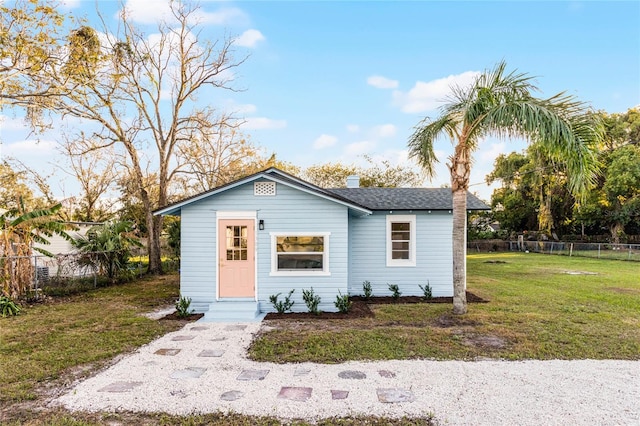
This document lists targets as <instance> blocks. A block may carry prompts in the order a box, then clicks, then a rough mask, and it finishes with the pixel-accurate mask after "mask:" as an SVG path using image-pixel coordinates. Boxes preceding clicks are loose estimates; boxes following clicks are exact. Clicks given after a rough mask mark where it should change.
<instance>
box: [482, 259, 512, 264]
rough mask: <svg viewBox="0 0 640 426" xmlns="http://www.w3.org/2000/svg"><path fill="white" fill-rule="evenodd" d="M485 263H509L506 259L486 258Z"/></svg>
mask: <svg viewBox="0 0 640 426" xmlns="http://www.w3.org/2000/svg"><path fill="white" fill-rule="evenodd" d="M484 263H500V264H501V263H507V262H505V261H504V260H485V261H484Z"/></svg>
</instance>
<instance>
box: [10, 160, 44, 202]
mask: <svg viewBox="0 0 640 426" xmlns="http://www.w3.org/2000/svg"><path fill="white" fill-rule="evenodd" d="M27 182H28V180H27V177H26V172H25V171H23V170H15V169H14V168H13V167H12V166H11V164H9V163H8V162H7V161H6V160H5V161H2V162H1V163H0V212H1V211H2V210H15V209H18V208H20V206H21V205H24V206H26V208H27V209H29V208H33V207H35V206H38V205H40V204H41V201H42V200H39V199H37V198H36V197H35V195H34V194H33V191H32V190H31V188H29V185H28V184H27Z"/></svg>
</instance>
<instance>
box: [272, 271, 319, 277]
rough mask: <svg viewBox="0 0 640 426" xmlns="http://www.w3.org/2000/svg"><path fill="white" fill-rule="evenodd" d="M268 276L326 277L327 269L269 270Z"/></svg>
mask: <svg viewBox="0 0 640 426" xmlns="http://www.w3.org/2000/svg"><path fill="white" fill-rule="evenodd" d="M269 276H270V277H328V276H331V272H329V271H271V272H270V273H269Z"/></svg>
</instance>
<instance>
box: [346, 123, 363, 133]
mask: <svg viewBox="0 0 640 426" xmlns="http://www.w3.org/2000/svg"><path fill="white" fill-rule="evenodd" d="M359 131H360V126H358V125H357V124H347V132H349V133H358V132H359Z"/></svg>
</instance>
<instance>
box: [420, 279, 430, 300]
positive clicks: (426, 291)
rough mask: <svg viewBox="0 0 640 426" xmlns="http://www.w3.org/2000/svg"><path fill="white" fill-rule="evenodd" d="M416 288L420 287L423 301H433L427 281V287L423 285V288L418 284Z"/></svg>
mask: <svg viewBox="0 0 640 426" xmlns="http://www.w3.org/2000/svg"><path fill="white" fill-rule="evenodd" d="M418 287H420V290H422V294H423V298H424V300H431V299H433V292H432V291H431V286H430V285H429V281H427V285H425V286H424V287H423V286H422V285H420V284H418Z"/></svg>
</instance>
